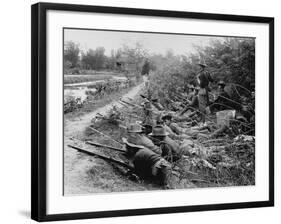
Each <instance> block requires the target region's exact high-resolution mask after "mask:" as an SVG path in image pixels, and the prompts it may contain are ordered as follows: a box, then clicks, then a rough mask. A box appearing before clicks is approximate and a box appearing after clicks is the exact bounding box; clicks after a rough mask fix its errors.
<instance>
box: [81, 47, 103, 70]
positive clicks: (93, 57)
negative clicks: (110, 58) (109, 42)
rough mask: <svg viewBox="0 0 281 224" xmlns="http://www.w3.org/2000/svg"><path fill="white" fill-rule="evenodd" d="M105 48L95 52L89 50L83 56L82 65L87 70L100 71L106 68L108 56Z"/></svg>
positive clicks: (97, 49)
mask: <svg viewBox="0 0 281 224" xmlns="http://www.w3.org/2000/svg"><path fill="white" fill-rule="evenodd" d="M104 52H105V49H104V47H98V48H96V49H95V50H93V49H89V50H88V51H87V52H86V54H84V53H83V54H82V59H81V62H82V65H83V67H84V68H86V69H95V70H100V69H102V68H104V66H105V61H106V56H105V54H104Z"/></svg>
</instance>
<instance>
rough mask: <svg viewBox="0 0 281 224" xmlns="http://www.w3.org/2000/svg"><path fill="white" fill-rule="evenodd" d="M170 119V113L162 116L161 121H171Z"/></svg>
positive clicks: (171, 116)
mask: <svg viewBox="0 0 281 224" xmlns="http://www.w3.org/2000/svg"><path fill="white" fill-rule="evenodd" d="M172 118H173V115H172V114H171V113H167V114H164V115H163V116H162V120H166V119H168V120H171V119H172Z"/></svg>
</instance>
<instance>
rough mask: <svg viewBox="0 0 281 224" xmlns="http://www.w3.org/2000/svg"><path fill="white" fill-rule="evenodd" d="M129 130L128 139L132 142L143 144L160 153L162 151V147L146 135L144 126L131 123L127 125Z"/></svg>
mask: <svg viewBox="0 0 281 224" xmlns="http://www.w3.org/2000/svg"><path fill="white" fill-rule="evenodd" d="M127 132H128V139H129V140H130V142H131V143H134V144H136V145H142V146H144V147H146V148H148V149H150V150H151V151H153V152H155V153H157V154H160V155H161V153H162V151H161V150H160V148H159V147H158V146H156V145H154V143H153V142H152V141H151V140H150V139H149V138H148V137H147V136H146V135H145V133H144V130H143V127H142V126H141V125H139V124H134V123H133V124H130V125H129V126H128V127H127Z"/></svg>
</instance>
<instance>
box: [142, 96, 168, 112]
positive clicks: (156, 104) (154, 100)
mask: <svg viewBox="0 0 281 224" xmlns="http://www.w3.org/2000/svg"><path fill="white" fill-rule="evenodd" d="M140 96H141V97H142V98H144V99H145V100H148V101H149V102H150V103H151V104H152V105H153V106H154V107H155V108H156V109H157V110H158V111H163V110H165V108H164V107H163V105H162V104H161V103H160V102H159V100H158V98H152V99H149V98H148V96H145V95H143V94H140Z"/></svg>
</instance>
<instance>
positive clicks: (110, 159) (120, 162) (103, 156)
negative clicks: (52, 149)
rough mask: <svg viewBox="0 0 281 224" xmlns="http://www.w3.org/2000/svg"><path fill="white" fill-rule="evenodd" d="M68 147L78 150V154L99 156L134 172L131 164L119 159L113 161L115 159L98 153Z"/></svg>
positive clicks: (71, 146)
mask: <svg viewBox="0 0 281 224" xmlns="http://www.w3.org/2000/svg"><path fill="white" fill-rule="evenodd" d="M68 147H70V148H73V149H76V150H77V151H78V152H83V153H85V154H88V155H90V156H97V157H99V158H102V159H104V160H107V161H110V162H114V163H116V164H118V165H121V166H123V167H126V168H128V169H130V170H133V169H134V168H133V166H131V165H129V164H127V163H125V162H123V161H119V160H117V159H113V158H111V157H107V156H105V155H101V154H98V153H96V152H91V151H88V150H86V149H81V148H79V147H77V146H73V145H68Z"/></svg>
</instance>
